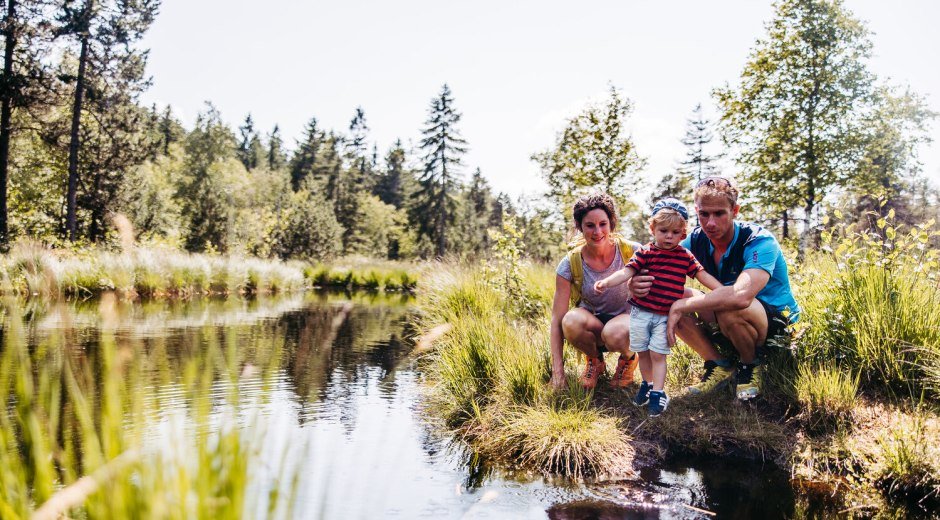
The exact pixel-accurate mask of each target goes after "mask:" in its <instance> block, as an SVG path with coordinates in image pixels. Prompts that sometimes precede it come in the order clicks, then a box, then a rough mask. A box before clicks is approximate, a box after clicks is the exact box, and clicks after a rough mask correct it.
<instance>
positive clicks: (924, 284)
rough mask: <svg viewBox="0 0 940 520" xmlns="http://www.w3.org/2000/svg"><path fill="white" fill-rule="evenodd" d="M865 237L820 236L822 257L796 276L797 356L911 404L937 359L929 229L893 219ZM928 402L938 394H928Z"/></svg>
mask: <svg viewBox="0 0 940 520" xmlns="http://www.w3.org/2000/svg"><path fill="white" fill-rule="evenodd" d="M873 218H875V219H877V221H876V222H875V224H874V227H873V229H872V230H871V231H868V232H864V233H859V232H856V231H855V229H856V226H854V225H851V226H843V227H837V228H835V229H834V230H833V231H832V232H824V233H823V237H822V239H823V242H824V244H825V245H824V247H823V250H822V251H821V252H820V253H819V254H817V255H816V256H815V257H813V258H811V259H810V261H809V262H808V264H807V265H806V266H804V268H803V269H801V270H800V271H799V272H798V277H799V284H800V286H801V287H806V288H811V290H803V291H801V293H800V294H801V306H802V308H803V316H802V318H801V321H802V320H805V322H806V323H808V325H807V326H806V329H805V331H804V332H803V333H802V336H801V339H800V341H799V342H798V347H799V349H800V352H799V354H800V356H801V358H803V359H806V360H808V361H813V362H831V363H838V364H839V366H841V367H843V368H844V369H850V370H851V371H852V372H853V373H857V374H859V377H860V378H861V382H862V384H863V386H867V387H869V388H877V389H880V390H883V391H887V392H891V393H897V394H900V396H899V397H903V396H904V395H906V396H908V397H914V398H917V397H918V396H919V395H920V394H921V391H923V390H928V391H930V390H929V389H930V388H932V387H933V385H931V384H929V383H930V381H929V374H930V367H931V365H932V360H933V359H936V358H937V356H935V355H931V354H926V353H936V352H940V312H938V310H937V309H940V307H938V305H940V291H938V288H937V266H938V255H940V252H938V251H937V250H935V249H930V248H928V247H927V245H928V242H929V240H930V237H931V236H935V235H937V234H938V232H937V231H935V230H933V227H932V226H933V223H932V222H931V223H929V224H925V225H920V226H914V227H911V228H906V227H903V226H895V222H894V221H893V214H892V213H891V212H889V214H888V217H887V218H879V217H878V216H877V214H873ZM933 395H934V396H935V397H936V396H937V394H933Z"/></svg>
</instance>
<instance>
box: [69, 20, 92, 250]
mask: <svg viewBox="0 0 940 520" xmlns="http://www.w3.org/2000/svg"><path fill="white" fill-rule="evenodd" d="M81 41H82V50H81V53H80V54H79V56H78V79H76V81H75V101H74V103H73V104H72V130H71V132H70V135H69V137H70V140H69V187H68V193H67V196H66V205H67V206H66V210H65V227H66V231H67V234H68V239H69V241H72V242H74V241H75V239H76V238H77V237H76V236H75V235H76V228H77V227H78V226H77V224H78V223H77V220H76V215H75V206H76V194H77V192H78V145H79V141H78V133H79V130H80V126H81V119H82V97H83V96H84V93H85V65H86V62H87V61H88V35H87V34H85V35H82V40H81Z"/></svg>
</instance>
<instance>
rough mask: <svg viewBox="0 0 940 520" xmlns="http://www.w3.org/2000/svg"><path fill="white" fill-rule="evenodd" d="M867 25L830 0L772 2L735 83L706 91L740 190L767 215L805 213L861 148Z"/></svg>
mask: <svg viewBox="0 0 940 520" xmlns="http://www.w3.org/2000/svg"><path fill="white" fill-rule="evenodd" d="M870 54H871V43H870V42H869V40H868V30H867V29H866V28H865V27H864V26H863V25H862V24H861V22H859V21H858V20H856V19H854V18H852V17H851V15H850V13H848V12H847V11H846V10H845V9H844V8H843V6H842V2H840V1H830V0H784V1H781V2H778V3H777V4H775V13H774V18H773V19H772V20H771V21H770V22H769V23H768V24H767V34H766V36H765V37H763V38H761V39H760V40H758V42H757V44H756V46H755V47H754V49H753V50H752V51H751V55H750V57H749V58H748V62H747V64H746V65H745V67H744V70H743V71H742V73H741V81H740V84H739V85H738V86H737V87H736V88H734V89H732V88H730V87H726V88H723V89H719V90H717V91H716V92H715V96H716V97H717V99H718V103H719V105H720V107H721V109H722V111H723V112H724V114H723V116H722V125H723V126H722V130H723V138H724V140H725V142H726V143H727V144H729V145H733V146H735V147H736V149H737V150H739V154H738V156H737V157H736V160H737V163H738V165H739V166H740V167H741V168H742V176H741V177H740V178H739V180H740V181H741V185H742V187H743V191H744V192H745V193H746V194H747V195H748V196H749V197H752V198H754V199H756V200H757V201H758V205H760V206H762V207H765V208H767V210H768V212H769V213H770V214H771V215H774V216H776V215H777V214H779V213H780V212H782V211H784V210H790V209H793V208H800V209H802V211H803V212H804V217H805V218H807V219H811V220H810V222H809V225H807V226H805V228H804V232H803V243H802V244H801V246H802V247H803V248H808V246H809V239H810V238H811V236H812V229H813V226H814V225H815V223H816V221H815V220H812V219H815V218H816V215H815V212H816V210H817V208H818V205H819V204H820V203H821V202H822V200H823V197H824V195H825V194H826V193H827V192H829V191H830V190H831V188H833V187H835V186H838V185H840V184H842V183H846V181H847V180H848V179H849V178H850V175H849V174H850V168H851V165H852V164H854V163H855V162H856V161H857V160H858V158H859V155H860V153H861V148H860V147H859V143H860V135H861V132H862V127H861V120H862V116H863V114H864V111H865V110H866V109H867V107H869V106H870V103H871V90H872V83H873V81H874V78H873V76H872V74H871V73H870V72H869V71H868V69H867V67H866V64H865V60H867V58H868V57H869V56H870Z"/></svg>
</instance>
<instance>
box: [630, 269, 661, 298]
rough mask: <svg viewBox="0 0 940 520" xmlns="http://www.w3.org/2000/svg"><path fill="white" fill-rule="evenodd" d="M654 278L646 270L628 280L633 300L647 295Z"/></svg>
mask: <svg viewBox="0 0 940 520" xmlns="http://www.w3.org/2000/svg"><path fill="white" fill-rule="evenodd" d="M655 279H656V278H654V277H652V276H650V275H649V270H648V269H642V270H641V271H640V272H639V273H637V274H636V276H634V277H633V278H630V283H629V284H627V285H628V286H629V287H630V294H632V295H633V297H634V298H642V297H644V296H646V295H647V294H649V292H650V287H652V286H653V280H655Z"/></svg>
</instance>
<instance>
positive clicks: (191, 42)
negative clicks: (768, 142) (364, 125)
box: [143, 0, 940, 196]
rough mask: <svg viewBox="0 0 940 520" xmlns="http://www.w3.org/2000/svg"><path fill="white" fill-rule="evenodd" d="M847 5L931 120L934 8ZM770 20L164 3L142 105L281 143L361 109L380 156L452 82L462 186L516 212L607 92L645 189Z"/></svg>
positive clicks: (406, 137)
mask: <svg viewBox="0 0 940 520" xmlns="http://www.w3.org/2000/svg"><path fill="white" fill-rule="evenodd" d="M845 5H846V6H847V7H848V8H849V9H850V10H851V11H852V12H854V13H855V15H856V16H857V17H858V18H861V19H862V20H865V21H866V22H867V25H868V28H869V29H870V30H871V31H872V32H873V33H874V34H873V35H872V41H873V43H874V54H875V55H874V56H873V58H872V60H871V63H870V66H871V70H872V71H874V72H875V73H876V74H878V75H879V77H881V78H882V79H885V80H890V82H891V83H893V84H899V85H910V86H911V88H912V89H913V90H914V91H915V92H918V93H920V94H923V95H926V96H927V97H928V104H929V105H930V107H931V108H932V109H933V110H934V111H937V112H940V67H937V66H936V64H935V63H934V60H933V58H929V57H930V56H933V55H934V54H935V53H936V51H937V50H938V49H940V31H937V29H936V27H935V23H936V21H937V20H940V2H935V1H928V0H909V1H898V2H884V1H876V0H847V1H846V2H845ZM771 13H772V8H771V3H770V2H764V1H756V0H734V1H732V0H727V1H721V2H702V1H700V0H698V1H696V0H681V1H680V0H674V1H670V2H654V1H651V0H643V1H640V0H629V1H628V0H621V1H615V0H611V1H584V2H578V3H577V4H575V3H572V2H560V1H537V2H536V1H516V2H505V1H503V2H495V1H489V0H480V1H475V2H455V1H441V0H436V1H431V0H421V1H399V2H388V1H380V0H369V1H367V0H348V1H344V2H310V1H300V0H268V1H266V2H263V3H259V2H248V1H244V0H189V1H186V0H163V5H162V8H161V13H160V15H159V16H158V18H157V20H156V22H155V24H154V26H153V27H152V29H151V30H150V32H149V33H148V34H147V37H146V39H145V41H144V45H145V46H147V47H148V48H150V61H149V64H148V70H149V73H150V74H151V75H152V76H153V80H154V84H153V87H151V89H150V90H149V91H148V92H147V93H146V94H145V95H144V96H143V101H144V102H146V103H148V104H149V103H152V102H156V103H159V104H161V105H162V104H167V103H169V104H170V105H172V107H173V109H174V111H175V112H176V113H177V114H178V115H179V116H180V117H181V118H182V119H183V121H184V123H185V124H186V125H187V126H191V124H192V122H193V121H194V119H195V116H196V114H197V113H198V112H199V111H200V110H202V109H203V106H204V105H203V103H204V101H206V100H209V101H212V102H213V103H214V104H215V105H216V106H217V107H218V108H219V110H220V111H221V112H222V115H223V117H224V118H225V120H226V121H227V122H229V123H230V124H231V125H232V127H233V128H235V127H237V126H238V125H239V124H240V123H241V121H242V120H243V119H244V117H245V115H246V114H248V113H249V112H250V113H251V115H252V117H253V119H254V120H255V121H256V126H257V127H258V128H259V129H261V130H263V131H265V132H268V131H270V129H271V128H273V127H274V125H275V124H278V125H280V127H281V130H282V136H284V138H285V139H286V140H287V141H288V142H289V143H293V141H294V140H295V139H297V138H299V137H300V135H301V132H302V129H303V127H304V125H305V124H306V123H307V121H309V119H310V118H311V117H314V116H315V117H317V119H318V120H319V121H320V124H321V126H322V127H325V128H334V129H337V130H342V131H345V130H346V128H347V127H348V125H349V121H350V119H351V118H352V116H353V113H354V111H355V108H356V107H357V106H362V108H363V109H364V110H365V113H366V118H367V122H368V124H369V126H370V127H371V135H370V138H371V139H372V140H373V141H375V142H376V143H377V144H378V147H379V150H380V153H384V151H385V150H387V149H388V147H389V146H390V145H391V144H392V143H393V142H394V141H395V139H399V138H400V139H402V141H403V142H404V143H406V145H407V144H408V143H409V142H411V143H414V142H417V140H418V139H419V136H420V129H421V127H422V126H423V124H424V121H425V118H426V116H427V108H428V104H429V103H430V100H431V98H432V97H434V96H435V95H436V94H437V93H438V92H439V91H440V88H441V85H442V84H444V83H445V82H446V83H448V84H449V85H450V87H451V90H452V91H453V93H454V96H455V99H456V105H457V107H458V109H459V110H461V111H462V112H463V121H462V123H461V126H460V128H461V130H462V133H463V136H464V138H465V139H467V141H468V142H469V146H470V151H469V153H468V154H467V156H466V157H465V163H466V168H465V171H466V172H467V174H468V175H469V173H470V172H472V171H473V169H475V168H477V167H479V168H480V169H481V171H482V172H483V174H484V176H486V177H487V178H488V179H489V181H490V183H491V184H492V185H493V186H494V188H495V189H496V190H498V191H505V192H507V193H510V194H511V195H513V196H516V195H520V194H525V195H536V194H538V193H540V192H541V191H542V189H543V188H544V184H543V182H542V180H541V178H540V177H539V173H538V168H537V167H536V165H535V164H534V163H533V162H532V161H531V160H530V159H529V157H530V156H531V155H532V154H533V153H535V152H538V151H541V150H544V149H546V148H548V147H550V146H551V145H552V143H553V142H554V140H555V135H556V134H557V132H559V131H560V130H561V128H562V127H563V125H564V121H565V118H566V117H570V116H572V115H574V114H575V113H577V112H578V111H579V110H580V109H581V108H583V107H584V105H585V103H587V102H589V101H590V100H592V99H602V98H603V97H604V96H605V95H606V91H607V88H608V85H609V84H613V85H614V86H616V87H618V88H620V89H621V90H622V91H623V93H624V94H625V95H626V97H628V98H629V99H630V100H632V102H633V103H634V108H635V110H634V113H633V116H632V117H631V120H630V128H631V133H632V136H633V138H634V140H635V142H636V144H637V148H638V151H639V153H640V154H641V155H643V156H645V157H646V158H647V159H648V166H647V168H646V170H645V174H646V175H647V176H648V178H649V182H650V183H654V182H655V181H656V180H657V179H658V178H659V177H660V176H661V175H662V174H663V173H665V172H667V171H669V170H670V169H672V168H673V167H674V165H675V164H676V163H677V162H678V161H680V160H681V159H682V157H683V155H684V149H683V146H682V144H681V143H680V139H681V138H682V136H683V135H684V133H685V128H686V119H687V118H688V117H689V116H690V114H691V111H692V109H693V107H694V106H695V104H696V103H702V104H703V105H704V106H705V107H706V110H707V113H710V115H711V117H712V119H714V117H715V114H714V105H713V102H712V99H711V97H710V92H711V90H712V89H713V88H715V87H719V86H722V85H724V84H725V83H726V82H731V83H734V82H735V80H736V78H737V77H738V75H739V74H740V72H741V69H742V68H743V66H744V63H745V60H746V58H747V55H748V53H749V51H750V49H751V47H752V46H753V44H754V41H755V39H756V38H757V37H759V36H761V35H762V34H763V33H764V29H763V25H764V22H765V21H766V20H768V19H769V18H770V16H771ZM925 56H928V58H925ZM931 136H932V137H933V139H934V141H935V142H934V143H932V144H931V145H929V146H924V147H922V148H921V149H920V157H921V161H922V163H923V164H924V173H925V174H927V175H928V177H930V178H931V179H932V180H933V181H934V183H935V184H938V185H940V143H938V142H936V141H940V121H936V122H935V123H934V124H933V126H932V128H931ZM733 170H734V168H733V166H729V171H731V172H733Z"/></svg>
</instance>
